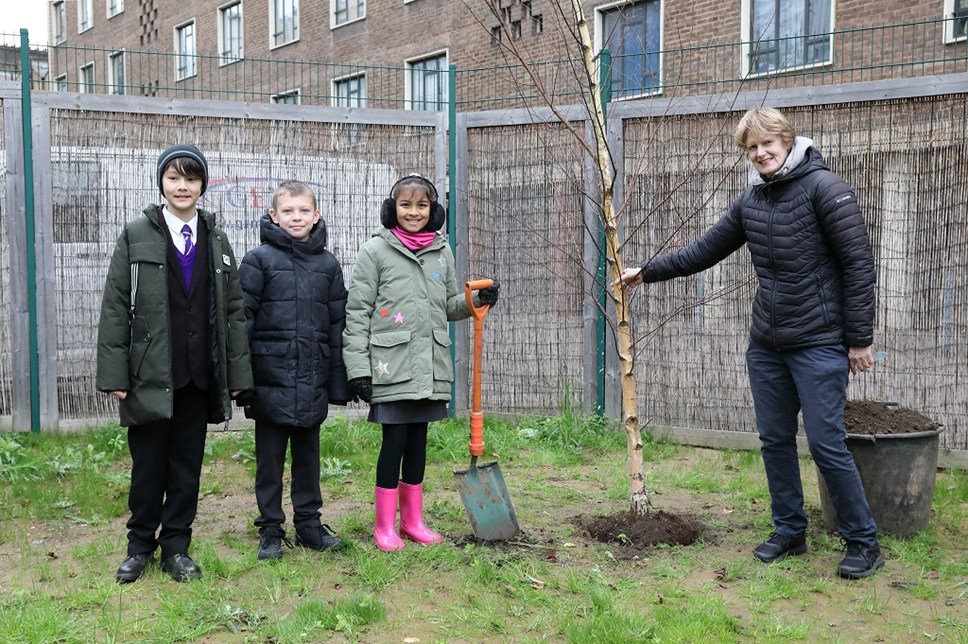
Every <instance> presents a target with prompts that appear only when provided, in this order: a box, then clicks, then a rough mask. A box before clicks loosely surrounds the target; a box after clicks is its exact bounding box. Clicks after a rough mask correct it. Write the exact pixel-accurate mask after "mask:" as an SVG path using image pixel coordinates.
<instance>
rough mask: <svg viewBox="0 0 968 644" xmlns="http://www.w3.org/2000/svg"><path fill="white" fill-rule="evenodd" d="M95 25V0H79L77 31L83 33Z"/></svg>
mask: <svg viewBox="0 0 968 644" xmlns="http://www.w3.org/2000/svg"><path fill="white" fill-rule="evenodd" d="M85 14H86V15H85ZM85 17H86V18H87V20H86V21H85ZM93 27H94V0H77V33H79V34H82V33H84V32H85V31H87V30H88V29H91V28H93Z"/></svg>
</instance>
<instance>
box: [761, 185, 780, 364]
mask: <svg viewBox="0 0 968 644" xmlns="http://www.w3.org/2000/svg"><path fill="white" fill-rule="evenodd" d="M763 192H764V193H765V195H766V198H767V199H768V200H769V202H770V216H769V218H768V219H767V223H766V247H767V249H768V250H769V253H770V270H771V271H772V273H773V290H772V291H771V293H770V336H771V337H772V338H773V348H775V349H776V350H777V351H780V350H781V349H780V346H779V343H777V341H776V286H777V284H778V283H779V281H780V280H779V275H778V274H777V270H776V260H775V259H774V258H773V217H774V215H775V214H776V202H775V201H774V200H773V194H772V192H773V191H772V190H770V186H768V185H767V186H765V187H764V190H763Z"/></svg>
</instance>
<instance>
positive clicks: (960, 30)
mask: <svg viewBox="0 0 968 644" xmlns="http://www.w3.org/2000/svg"><path fill="white" fill-rule="evenodd" d="M944 4H945V7H944V17H945V18H947V19H948V20H947V28H946V29H945V39H946V40H947V41H948V42H953V41H956V40H964V39H965V38H968V0H945V3H944Z"/></svg>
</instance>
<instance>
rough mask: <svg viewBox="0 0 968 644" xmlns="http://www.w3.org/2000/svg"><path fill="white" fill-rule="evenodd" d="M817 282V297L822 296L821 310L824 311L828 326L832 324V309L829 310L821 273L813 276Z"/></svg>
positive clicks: (824, 318)
mask: <svg viewBox="0 0 968 644" xmlns="http://www.w3.org/2000/svg"><path fill="white" fill-rule="evenodd" d="M813 279H814V280H816V282H817V297H818V298H820V310H821V311H823V322H824V324H825V325H826V326H828V327H829V326H830V311H828V310H827V296H826V294H825V293H824V291H823V282H822V281H821V279H820V276H819V275H816V276H814V278H813Z"/></svg>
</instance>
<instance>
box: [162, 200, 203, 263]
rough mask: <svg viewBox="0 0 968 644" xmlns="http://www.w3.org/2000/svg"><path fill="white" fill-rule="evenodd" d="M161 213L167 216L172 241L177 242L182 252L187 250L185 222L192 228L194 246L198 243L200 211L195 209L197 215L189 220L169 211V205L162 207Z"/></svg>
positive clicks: (177, 246)
mask: <svg viewBox="0 0 968 644" xmlns="http://www.w3.org/2000/svg"><path fill="white" fill-rule="evenodd" d="M161 214H163V215H164V216H165V223H166V224H167V225H168V234H170V235H171V241H172V243H174V244H175V248H177V249H178V250H180V251H181V252H183V253H184V252H185V236H184V235H182V228H184V227H185V224H188V227H189V228H191V229H192V246H194V245H195V244H196V240H197V239H198V234H197V233H198V211H197V210H196V211H195V216H194V217H192V218H191V219H190V220H189V221H182V220H181V219H179V218H178V217H176V216H175V215H173V214H171V213H170V212H169V211H168V206H162V207H161Z"/></svg>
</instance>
